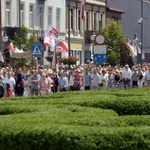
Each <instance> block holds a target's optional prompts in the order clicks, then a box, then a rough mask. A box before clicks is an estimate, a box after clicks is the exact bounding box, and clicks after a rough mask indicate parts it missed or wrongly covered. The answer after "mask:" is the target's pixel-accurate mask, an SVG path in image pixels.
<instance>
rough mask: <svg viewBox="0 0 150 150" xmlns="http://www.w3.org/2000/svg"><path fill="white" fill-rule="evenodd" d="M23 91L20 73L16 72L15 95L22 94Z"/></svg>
mask: <svg viewBox="0 0 150 150" xmlns="http://www.w3.org/2000/svg"><path fill="white" fill-rule="evenodd" d="M23 93H24V80H23V78H22V76H21V74H18V75H17V79H16V85H15V95H16V96H23Z"/></svg>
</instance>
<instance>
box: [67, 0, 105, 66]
mask: <svg viewBox="0 0 150 150" xmlns="http://www.w3.org/2000/svg"><path fill="white" fill-rule="evenodd" d="M69 8H70V11H68V0H67V1H66V40H68V35H69V34H68V31H69V30H68V29H69V27H68V25H69V23H68V20H70V56H76V57H78V58H79V61H78V64H81V63H83V62H85V61H86V60H90V59H91V40H90V35H91V34H92V33H93V31H98V30H99V29H100V28H101V27H103V26H105V18H106V0H86V8H85V20H84V23H85V27H84V29H85V30H84V31H83V21H82V20H81V18H80V9H81V0H70V6H69ZM69 16H70V19H69V18H68V17H69ZM83 33H84V34H83ZM83 35H85V47H84V51H85V61H83V60H82V51H83V49H82V45H83V44H82V43H83V39H84V38H83Z"/></svg>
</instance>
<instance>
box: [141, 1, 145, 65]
mask: <svg viewBox="0 0 150 150" xmlns="http://www.w3.org/2000/svg"><path fill="white" fill-rule="evenodd" d="M141 18H142V21H141V67H142V64H143V55H144V54H143V0H141Z"/></svg>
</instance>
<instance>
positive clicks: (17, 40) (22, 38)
mask: <svg viewBox="0 0 150 150" xmlns="http://www.w3.org/2000/svg"><path fill="white" fill-rule="evenodd" d="M11 42H12V43H13V45H14V47H17V48H18V49H20V50H21V49H22V50H23V51H29V50H30V49H31V45H32V44H33V43H35V42H36V34H35V31H33V32H32V33H31V34H30V36H29V37H28V28H27V27H25V26H24V25H22V27H21V28H20V32H19V34H18V35H17V34H16V33H15V35H14V40H11Z"/></svg>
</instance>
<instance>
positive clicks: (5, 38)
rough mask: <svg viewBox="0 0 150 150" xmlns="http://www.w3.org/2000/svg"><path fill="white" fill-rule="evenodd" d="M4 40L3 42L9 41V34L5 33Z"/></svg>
mask: <svg viewBox="0 0 150 150" xmlns="http://www.w3.org/2000/svg"><path fill="white" fill-rule="evenodd" d="M2 41H3V42H7V41H8V36H7V34H5V35H4V36H3V37H2Z"/></svg>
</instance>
